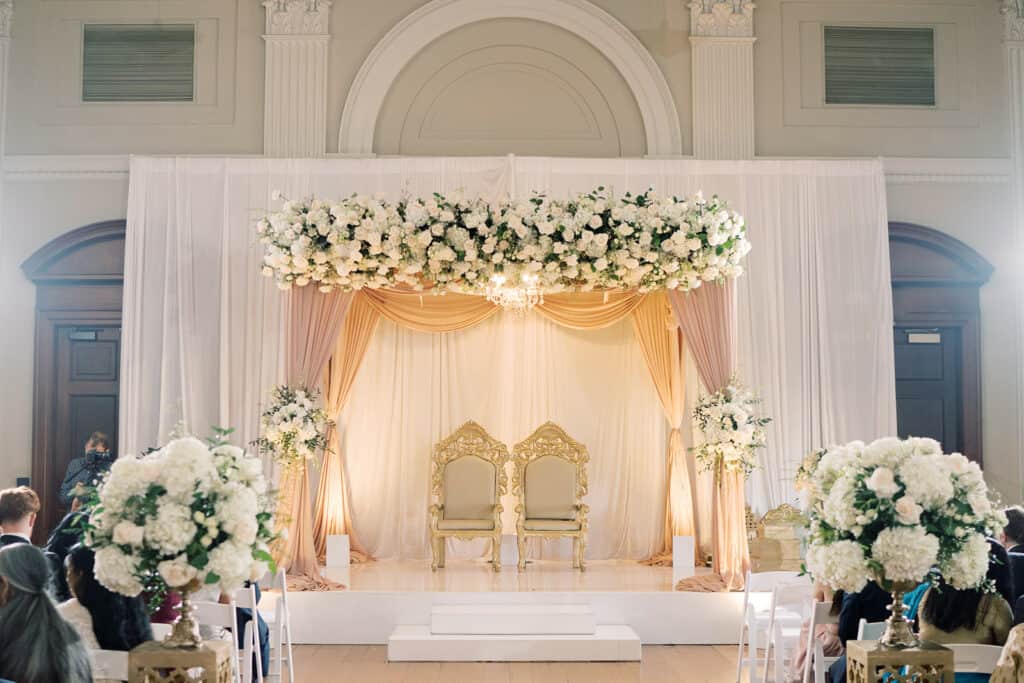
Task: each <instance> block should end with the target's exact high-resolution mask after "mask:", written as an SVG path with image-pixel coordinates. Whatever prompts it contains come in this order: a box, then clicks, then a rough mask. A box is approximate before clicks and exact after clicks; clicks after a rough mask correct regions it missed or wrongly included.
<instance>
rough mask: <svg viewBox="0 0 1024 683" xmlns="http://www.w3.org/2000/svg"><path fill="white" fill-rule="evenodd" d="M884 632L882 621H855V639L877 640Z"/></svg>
mask: <svg viewBox="0 0 1024 683" xmlns="http://www.w3.org/2000/svg"><path fill="white" fill-rule="evenodd" d="M883 633H885V622H884V621H868V620H867V619H861V620H860V621H859V622H858V623H857V640H878V639H879V638H881V637H882V634H883Z"/></svg>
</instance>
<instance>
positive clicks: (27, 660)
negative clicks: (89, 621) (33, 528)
mask: <svg viewBox="0 0 1024 683" xmlns="http://www.w3.org/2000/svg"><path fill="white" fill-rule="evenodd" d="M49 580H50V566H49V563H48V562H47V561H46V558H45V557H44V556H43V552H42V551H41V550H39V548H36V547H34V546H33V545H31V544H29V543H18V544H15V545H12V546H8V547H6V548H3V549H0V679H7V680H10V681H17V683H55V682H56V681H60V682H61V683H90V682H91V681H92V670H91V668H90V666H89V656H88V654H87V652H86V648H85V644H84V643H83V642H82V639H81V638H80V637H79V635H78V634H77V633H76V632H75V629H74V628H72V627H71V625H70V624H68V623H67V622H66V621H64V620H63V619H62V618H61V616H60V614H58V613H57V608H56V607H55V606H54V604H53V600H51V599H50V596H49V595H48V594H47V592H46V587H47V584H48V582H49ZM12 654H13V655H16V656H12Z"/></svg>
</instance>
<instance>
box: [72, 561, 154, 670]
mask: <svg viewBox="0 0 1024 683" xmlns="http://www.w3.org/2000/svg"><path fill="white" fill-rule="evenodd" d="M94 563H95V554H94V553H93V551H92V549H90V548H87V547H85V546H84V545H76V546H75V547H73V548H72V549H71V552H69V553H68V557H67V560H66V561H65V566H66V569H67V577H68V587H69V588H70V589H71V594H72V595H73V596H74V597H73V598H71V599H70V600H68V601H66V602H63V603H61V604H60V606H59V607H58V608H57V609H58V610H59V611H60V614H61V616H62V617H64V619H65V620H66V621H67V622H68V623H69V624H71V625H72V626H74V627H75V630H76V631H78V634H79V635H80V636H81V638H82V640H83V642H84V643H85V645H86V647H88V648H89V649H90V650H120V651H122V652H127V651H129V650H131V649H133V648H135V647H136V646H137V645H139V644H141V643H144V642H146V641H147V640H152V639H153V629H152V628H151V627H150V624H149V615H148V614H147V613H146V608H145V605H144V604H143V602H142V598H140V597H134V598H129V597H127V596H124V595H119V594H117V593H114V592H113V591H110V590H108V589H107V588H106V587H105V586H103V585H102V584H101V583H100V582H99V581H97V580H96V575H95V573H94Z"/></svg>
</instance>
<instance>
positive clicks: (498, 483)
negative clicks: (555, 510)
mask: <svg viewBox="0 0 1024 683" xmlns="http://www.w3.org/2000/svg"><path fill="white" fill-rule="evenodd" d="M463 457H475V458H480V459H482V460H485V461H487V462H488V463H490V464H492V465H493V466H494V501H493V507H492V511H491V520H492V521H493V526H492V527H491V528H489V529H457V528H456V529H442V528H440V525H441V523H442V522H443V521H444V520H445V498H446V494H447V490H446V487H445V468H446V467H448V465H449V463H451V462H454V461H455V460H458V459H459V458H463ZM431 460H432V472H431V478H430V482H431V484H430V489H431V495H432V497H433V499H434V503H433V504H432V505H431V506H430V508H429V514H430V545H431V551H432V555H433V560H432V562H431V565H430V568H431V569H437V568H438V567H444V565H445V546H446V542H447V539H449V538H458V539H462V540H470V539H474V538H489V539H491V564H492V565H493V566H494V571H500V570H501V513H502V510H503V508H502V505H501V497H502V496H503V495H505V493H507V491H508V475H507V474H506V473H505V464H506V463H507V462H508V460H509V453H508V446H506V445H505V444H503V443H502V442H500V441H498V440H497V439H495V438H494V437H492V436H491V435H490V434H488V433H487V430H486V429H484V428H483V427H481V426H480V425H479V424H477V423H476V422H473V421H472V420H470V421H469V422H467V423H465V424H464V425H462V426H461V427H459V428H458V429H456V430H455V431H454V432H452V434H451V435H450V436H449V437H448V438H446V439H444V440H443V441H441V442H440V443H438V444H437V445H435V446H434V452H433V455H432V458H431Z"/></svg>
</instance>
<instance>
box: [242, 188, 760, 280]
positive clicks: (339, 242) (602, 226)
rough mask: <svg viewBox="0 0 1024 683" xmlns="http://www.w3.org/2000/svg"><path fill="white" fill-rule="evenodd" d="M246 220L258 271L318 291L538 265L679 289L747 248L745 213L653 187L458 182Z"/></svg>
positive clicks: (570, 274) (540, 272) (728, 271)
mask: <svg viewBox="0 0 1024 683" xmlns="http://www.w3.org/2000/svg"><path fill="white" fill-rule="evenodd" d="M274 197H275V199H278V198H280V195H279V194H278V193H275V195H274ZM256 229H257V232H258V234H259V238H260V241H261V243H262V244H263V245H264V258H263V273H264V274H265V275H267V276H269V277H273V278H274V279H275V280H276V282H277V284H278V286H279V287H281V288H282V289H289V288H291V287H292V286H299V287H301V286H305V285H308V284H314V285H316V286H318V287H319V288H320V289H321V290H323V291H330V290H332V289H335V288H341V289H344V290H355V289H360V288H362V287H370V288H380V287H394V286H396V285H406V286H409V287H412V288H415V289H421V290H422V289H425V288H428V287H429V288H432V289H433V290H434V291H435V292H444V291H465V292H481V291H483V290H484V288H485V287H486V286H487V284H488V283H489V282H490V281H491V279H492V278H493V277H494V276H495V275H502V276H503V277H505V278H506V279H508V280H512V281H516V280H517V279H518V278H520V277H521V276H522V275H536V276H537V278H538V281H539V285H540V287H541V288H543V289H545V290H548V291H552V290H555V291H557V290H558V289H565V288H580V289H582V290H591V289H595V288H608V289H622V288H625V289H629V288H637V289H640V290H641V291H647V290H651V289H656V288H660V287H666V288H669V289H676V288H680V289H684V290H687V289H694V288H696V287H699V286H700V285H701V283H703V282H723V281H725V280H727V279H731V278H735V277H737V276H739V275H740V274H741V273H742V272H743V267H742V265H741V262H742V260H743V257H744V256H746V254H747V253H748V252H749V251H750V243H749V242H748V241H747V238H746V225H745V224H744V221H743V217H742V216H740V215H739V214H737V213H736V212H735V211H730V210H729V209H728V207H727V206H726V204H725V202H724V201H722V200H720V199H719V198H718V197H717V196H715V197H712V198H711V199H705V198H704V197H703V195H701V194H700V193H698V194H697V195H695V196H693V197H691V198H688V199H678V198H676V197H664V196H661V195H659V194H657V193H656V192H654V191H653V190H648V191H647V192H643V193H641V194H637V195H630V194H626V195H625V196H623V197H619V198H610V197H608V196H607V195H606V194H605V193H604V188H598V189H597V190H595V191H594V192H590V193H586V194H578V195H575V196H573V197H570V198H569V199H566V200H562V199H552V198H549V197H547V196H544V195H536V196H534V197H532V198H529V199H516V200H508V199H505V200H500V201H493V202H489V201H486V200H484V199H482V198H479V197H476V198H467V197H465V196H463V195H462V193H461V192H453V193H449V194H447V195H442V194H435V195H434V196H432V197H430V198H427V199H423V198H417V199H406V200H403V201H401V202H398V203H389V202H387V201H385V200H383V199H381V198H377V197H368V196H365V195H353V196H351V197H349V198H347V199H343V200H340V201H324V200H320V199H310V200H306V201H293V200H288V201H285V202H284V204H283V206H282V207H281V210H280V211H277V212H274V213H271V214H270V215H268V216H266V217H265V218H262V219H261V220H259V221H258V222H257V224H256Z"/></svg>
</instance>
